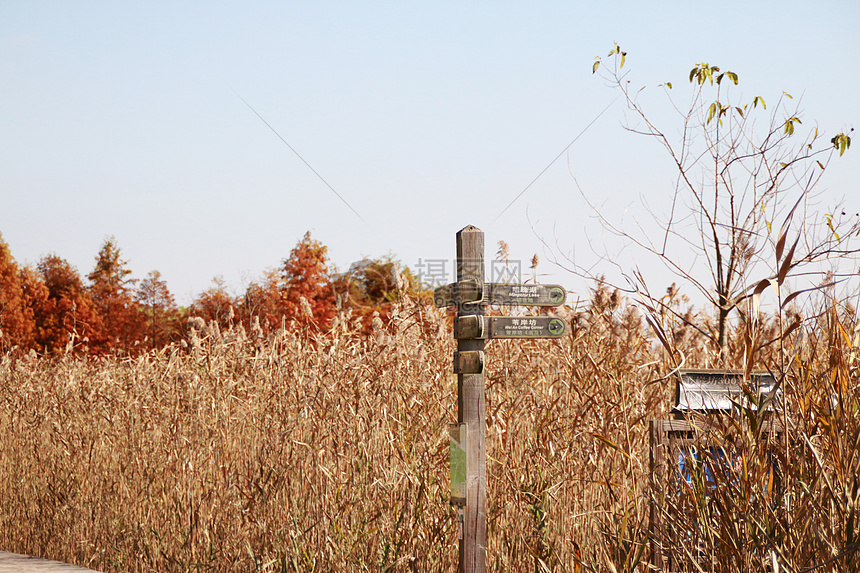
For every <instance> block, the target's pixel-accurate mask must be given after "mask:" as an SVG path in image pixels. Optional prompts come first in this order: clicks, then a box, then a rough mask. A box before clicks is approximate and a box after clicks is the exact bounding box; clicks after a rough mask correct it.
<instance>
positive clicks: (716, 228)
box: [579, 45, 860, 363]
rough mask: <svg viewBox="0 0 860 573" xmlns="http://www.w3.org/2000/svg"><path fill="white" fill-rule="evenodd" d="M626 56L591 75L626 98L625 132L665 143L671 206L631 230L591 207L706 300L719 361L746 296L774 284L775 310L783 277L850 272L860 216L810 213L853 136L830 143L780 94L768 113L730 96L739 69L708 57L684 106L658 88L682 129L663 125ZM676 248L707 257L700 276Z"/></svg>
mask: <svg viewBox="0 0 860 573" xmlns="http://www.w3.org/2000/svg"><path fill="white" fill-rule="evenodd" d="M626 55H627V54H626V53H625V52H622V51H621V49H620V48H619V47H618V45H615V47H614V48H613V49H612V51H611V52H610V53H609V55H608V57H607V58H601V57H598V58H596V59H595V63H594V68H593V71H594V73H596V74H598V75H600V76H601V77H602V78H604V79H605V80H607V81H608V82H609V83H610V84H611V85H612V86H613V88H614V89H616V90H619V91H620V92H621V94H622V95H623V97H624V99H625V101H626V104H627V110H628V111H629V112H630V118H628V120H627V123H626V125H625V129H627V130H628V131H630V132H631V133H634V134H639V135H644V136H646V137H649V138H651V139H653V140H655V141H656V142H657V143H658V144H659V145H660V146H661V147H662V148H663V149H665V151H666V153H667V155H668V157H669V159H670V161H671V162H672V163H673V164H674V166H675V169H676V174H677V178H676V182H675V187H674V189H673V190H672V201H671V207H670V208H669V212H668V213H667V214H666V215H665V216H664V217H660V216H658V215H657V214H656V213H655V212H654V211H653V210H649V213H650V216H652V217H654V220H655V222H656V223H657V224H658V225H659V227H660V232H659V234H658V235H655V234H653V233H649V232H647V231H645V230H644V229H643V228H641V227H639V228H638V229H635V230H631V229H630V228H629V226H623V225H621V224H619V223H618V221H616V220H613V219H612V218H611V216H610V215H609V214H608V213H607V212H605V211H603V210H602V209H600V208H595V213H596V215H597V218H598V220H599V221H600V223H601V225H602V226H603V227H604V228H605V229H606V230H608V231H609V232H610V233H611V234H614V235H616V236H618V237H621V238H623V239H624V240H625V241H626V242H628V243H630V244H632V245H633V246H635V247H636V248H637V249H639V250H641V251H643V252H644V253H646V254H649V255H652V256H654V257H656V258H657V259H658V260H660V261H661V262H662V263H663V264H664V265H665V266H666V267H667V268H668V269H669V270H670V271H671V272H672V273H674V274H675V275H676V276H678V277H679V278H680V279H681V280H682V281H683V282H685V283H687V284H689V285H691V286H692V287H693V288H694V289H695V290H697V291H698V292H699V293H700V294H701V295H702V296H703V297H704V298H705V299H706V300H707V301H708V303H709V304H710V305H712V306H713V308H714V309H715V312H716V317H715V318H716V320H715V324H716V331H715V332H712V333H707V336H708V338H709V339H710V340H711V342H712V343H713V344H714V345H715V347H716V348H718V349H719V352H720V362H721V363H725V361H726V360H727V349H728V340H727V336H728V331H729V320H730V316H731V314H732V312H733V311H735V310H736V309H739V308H740V307H739V305H741V304H742V303H745V302H749V303H750V308H752V309H754V312H758V303H759V299H760V297H761V295H762V293H763V292H764V290H765V289H766V288H767V287H768V286H772V287H773V288H774V290H775V291H776V293H777V294H778V298H779V304H780V308H781V307H782V306H784V305H785V304H787V303H788V302H790V300H792V299H793V298H794V297H795V296H796V294H795V295H792V294H790V293H789V292H788V291H789V289H788V284H787V282H786V281H787V279H788V278H789V277H793V278H795V279H799V278H806V279H807V280H810V281H811V282H813V283H816V284H818V283H820V282H821V281H820V279H821V277H823V276H824V274H825V273H830V275H831V276H832V277H833V279H834V280H838V279H839V278H840V275H841V274H845V273H855V274H856V269H854V268H853V267H852V268H850V269H849V268H847V267H846V265H844V264H841V265H840V264H838V263H844V262H845V261H847V260H853V258H854V257H856V255H858V253H860V245H858V241H857V237H858V234H860V218H858V217H857V216H852V215H846V213H845V212H844V211H842V209H839V208H837V209H832V210H829V211H826V212H823V213H822V212H821V211H818V210H817V209H818V200H819V198H820V190H819V185H818V184H819V182H820V180H821V177H822V174H823V173H824V171H825V170H826V169H827V166H828V165H829V163H830V161H831V159H832V158H833V157H834V154H837V153H838V155H840V156H841V155H842V154H843V153H844V152H845V151H846V150H847V149H848V148H849V147H850V144H851V138H850V135H849V134H846V133H839V134H837V135H836V136H835V137H833V138H831V139H830V140H829V142H828V141H826V140H825V138H824V136H823V135H822V134H821V133H819V131H818V129H817V128H811V129H809V128H805V127H804V126H803V124H802V122H801V112H800V110H799V108H798V107H796V106H795V104H794V101H793V98H792V97H791V96H790V95H789V94H787V93H785V92H783V93H782V95H781V96H780V97H779V98H778V100H777V102H776V104H775V105H773V106H772V107H771V109H770V111H767V107H766V103H765V100H764V98H762V97H760V96H756V97H754V98H753V99H752V101H750V102H747V103H742V102H737V101H735V100H736V99H737V98H736V96H735V93H734V92H733V87H734V86H736V85H737V84H738V76H737V74H735V73H734V72H731V71H721V70H720V68H719V67H717V66H711V65H709V64H707V63H702V64H698V65H696V66H695V67H694V68H693V69H692V70H691V71H690V74H689V81H690V83H691V84H692V93H691V98H690V102H689V104H688V105H687V106H680V105H678V103H677V102H676V101H675V100H674V99H673V98H672V93H673V92H672V84H671V83H668V82H667V83H664V84H661V85H660V86H659V87H661V88H662V89H663V91H664V93H665V94H666V96H667V98H668V101H669V103H670V104H671V106H672V107H673V109H674V111H675V112H676V113H677V115H678V117H679V120H680V128H679V129H677V126H672V127H673V130H672V131H671V132H670V131H669V130H667V129H663V128H661V127H659V126H658V125H657V124H656V123H655V122H654V121H652V119H651V118H652V117H653V116H652V114H651V112H650V111H647V110H646V109H645V107H644V105H643V104H641V103H640V101H639V99H638V96H639V93H640V92H641V91H642V90H641V89H639V90H636V91H634V88H632V87H631V85H630V82H628V81H625V80H624V79H623V77H622V75H621V69H622V67H623V66H624V64H625V59H626ZM675 129H677V132H675V131H674V130H675ZM852 131H853V130H852ZM673 133H676V135H672V134H673ZM589 204H591V203H589ZM591 206H592V207H594V205H593V204H591ZM691 222H692V224H693V225H694V228H695V232H693V233H691V231H690V224H691ZM777 222H779V223H777ZM679 246H681V247H683V249H686V251H685V252H688V253H690V254H692V255H693V257H694V259H695V260H704V261H705V262H706V265H707V269H708V273H709V275H710V276H709V278H708V279H707V280H706V279H703V278H702V274H703V273H702V271H701V269H700V268H698V267H697V266H695V265H693V264H690V263H689V260H690V259H689V257H688V256H687V257H685V256H679V251H678V247H679ZM833 263H836V264H833ZM825 267H826V268H825ZM579 270H581V269H579ZM625 278H626V279H627V280H628V282H629V283H630V285H632V286H631V290H633V291H635V292H636V293H637V296H638V298H639V299H640V301H641V300H643V299H647V305H646V307H648V308H651V309H652V310H654V311H657V310H660V311H661V312H660V313H658V314H662V313H663V312H665V311H667V310H670V309H666V308H665V306H666V305H665V303H664V302H663V299H664V298H665V297H663V298H655V297H653V296H651V295H650V294H648V291H647V289H646V288H644V285H643V280H642V279H643V277H642V276H641V274H639V273H638V272H635V271H631V272H628V273H625ZM676 318H677V316H676Z"/></svg>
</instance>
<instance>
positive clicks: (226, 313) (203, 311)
mask: <svg viewBox="0 0 860 573" xmlns="http://www.w3.org/2000/svg"><path fill="white" fill-rule="evenodd" d="M188 314H189V315H191V316H199V317H200V318H202V319H203V320H204V321H206V323H209V322H212V321H214V322H215V323H216V324H218V327H219V328H221V329H225V328H229V327H230V326H232V324H233V319H234V317H235V316H236V297H234V296H233V295H231V294H230V291H229V290H228V289H227V282H226V281H225V280H224V277H222V276H217V277H215V278H213V279H212V286H210V287H209V288H208V289H206V290H204V291H203V292H201V293H200V294H199V295H197V298H195V299H194V302H193V303H192V304H191V307H190V308H189V309H188Z"/></svg>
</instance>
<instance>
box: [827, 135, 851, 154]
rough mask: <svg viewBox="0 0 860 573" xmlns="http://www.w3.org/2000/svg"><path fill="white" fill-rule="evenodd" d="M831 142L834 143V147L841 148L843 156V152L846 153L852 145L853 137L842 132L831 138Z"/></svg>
mask: <svg viewBox="0 0 860 573" xmlns="http://www.w3.org/2000/svg"><path fill="white" fill-rule="evenodd" d="M830 143H832V144H833V147H834V148H836V149H838V150H839V157H842V154H843V153H845V152H846V151H847V150H848V148H849V147H851V137H849V136H848V135H845V134H844V133H840V134H839V135H837V136H836V137H834V138H833V139H831V140H830Z"/></svg>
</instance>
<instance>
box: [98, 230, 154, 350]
mask: <svg viewBox="0 0 860 573" xmlns="http://www.w3.org/2000/svg"><path fill="white" fill-rule="evenodd" d="M121 257H122V253H121V251H120V248H119V245H117V242H116V239H115V238H114V237H112V236H111V237H107V238H105V240H104V242H103V243H102V247H101V249H99V253H98V255H97V256H96V264H95V267H94V268H93V270H92V272H91V273H90V274H89V275H87V278H88V279H89V281H90V289H89V290H90V295H91V296H92V299H93V302H94V303H95V309H96V311H97V312H98V314H99V317H100V319H101V322H102V330H101V333H100V336H99V339H98V340H95V341H93V346H97V347H98V348H99V349H100V350H103V351H110V350H124V351H129V350H132V348H133V346H134V343H135V341H137V340H139V339H140V337H141V333H140V320H139V317H138V312H137V306H136V304H135V302H134V298H133V296H132V294H133V291H132V288H131V287H132V286H133V285H134V283H135V282H137V281H136V280H134V279H131V278H129V275H130V274H131V270H129V269H127V268H126V264H127V262H126V261H124V260H122V258H121Z"/></svg>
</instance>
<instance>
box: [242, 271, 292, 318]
mask: <svg viewBox="0 0 860 573" xmlns="http://www.w3.org/2000/svg"><path fill="white" fill-rule="evenodd" d="M281 282H282V281H281V275H280V271H279V270H277V269H269V270H266V271H265V272H264V273H263V276H262V277H261V278H260V280H259V281H254V282H252V283H251V284H249V285H248V287H247V288H246V289H245V296H244V297H243V299H242V304H241V310H242V312H241V315H242V323H243V324H245V325H246V326H249V327H250V326H251V325H252V324H253V323H254V320H255V319H256V320H257V321H258V323H259V325H260V327H261V328H262V329H265V330H271V329H273V328H278V327H280V326H281V322H282V320H283V318H284V297H283V294H284V293H283V290H284V289H283V285H282V284H281Z"/></svg>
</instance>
